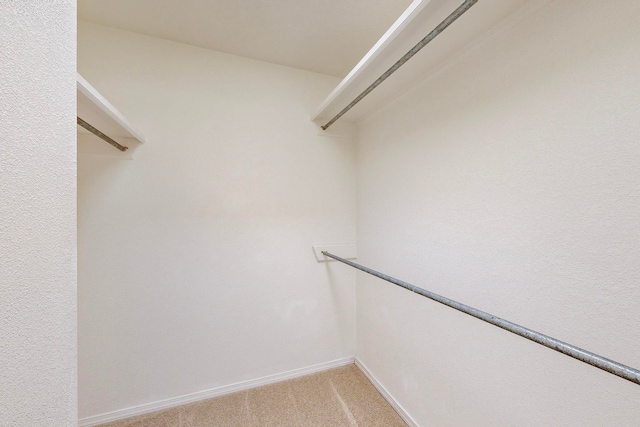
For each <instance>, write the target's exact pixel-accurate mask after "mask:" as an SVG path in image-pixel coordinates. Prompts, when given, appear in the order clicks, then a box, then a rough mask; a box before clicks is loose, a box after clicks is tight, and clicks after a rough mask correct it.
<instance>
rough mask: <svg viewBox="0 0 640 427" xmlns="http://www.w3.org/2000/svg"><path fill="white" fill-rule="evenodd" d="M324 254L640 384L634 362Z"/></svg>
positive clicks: (638, 373) (639, 374)
mask: <svg viewBox="0 0 640 427" xmlns="http://www.w3.org/2000/svg"><path fill="white" fill-rule="evenodd" d="M322 254H323V255H325V256H328V257H329V258H333V259H335V260H336V261H340V262H342V263H344V264H347V265H350V266H351V267H353V268H357V269H358V270H360V271H364V272H365V273H369V274H371V275H373V276H376V277H378V278H380V279H382V280H386V281H387V282H389V283H393V284H394V285H398V286H400V287H402V288H405V289H408V290H410V291H412V292H415V293H416V294H418V295H422V296H423V297H427V298H429V299H431V300H433V301H436V302H439V303H440V304H444V305H446V306H447V307H451V308H454V309H456V310H458V311H461V312H463V313H465V314H468V315H470V316H473V317H475V318H477V319H480V320H484V321H485V322H487V323H490V324H492V325H494V326H497V327H499V328H502V329H504V330H507V331H509V332H512V333H514V334H516V335H520V336H521V337H523V338H526V339H529V340H531V341H534V342H537V343H538V344H542V345H543V346H545V347H548V348H550V349H552V350H555V351H558V352H560V353H562V354H566V355H567V356H570V357H573V358H574V359H578V360H580V361H581V362H585V363H588V364H589V365H591V366H595V367H596V368H600V369H602V370H603V371H607V372H609V373H610V374H613V375H617V376H619V377H620V378H624V379H625V380H629V381H631V382H633V383H636V384H640V371H639V370H637V369H634V368H632V367H630V366H627V365H623V364H622V363H618V362H616V361H613V360H611V359H607V358H606V357H602V356H599V355H597V354H595V353H591V352H590V351H587V350H584V349H581V348H580V347H576V346H575V345H572V344H568V343H566V342H563V341H560V340H557V339H555V338H552V337H550V336H548V335H544V334H541V333H540V332H536V331H534V330H531V329H529V328H525V327H524V326H520V325H518V324H515V323H513V322H509V321H508V320H504V319H501V318H500V317H497V316H494V315H493V314H489V313H486V312H484V311H481V310H478V309H476V308H473V307H470V306H468V305H465V304H462V303H459V302H457V301H454V300H452V299H449V298H446V297H443V296H440V295H438V294H434V293H433V292H429V291H427V290H425V289H422V288H419V287H417V286H414V285H412V284H410V283H407V282H403V281H402V280H398V279H396V278H393V277H391V276H387V275H386V274H382V273H380V272H378V271H375V270H372V269H370V268H367V267H365V266H362V265H360V264H356V263H355V262H351V261H348V260H346V259H344V258H340V257H339V256H336V255H333V254H330V253H329V252H326V251H323V252H322Z"/></svg>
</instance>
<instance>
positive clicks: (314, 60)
mask: <svg viewBox="0 0 640 427" xmlns="http://www.w3.org/2000/svg"><path fill="white" fill-rule="evenodd" d="M410 4H411V0H78V18H79V19H80V20H84V21H89V22H93V23H96V24H102V25H107V26H111V27H115V28H120V29H123V30H128V31H134V32H136V33H141V34H147V35H150V36H154V37H160V38H163V39H167V40H173V41H177V42H181V43H187V44H190V45H194V46H200V47H204V48H208V49H213V50H217V51H220V52H226V53H230V54H233V55H239V56H244V57H248V58H254V59H258V60H261V61H267V62H271V63H275V64H281V65H286V66H289V67H294V68H300V69H304V70H309V71H315V72H318V73H323V74H328V75H333V76H338V77H344V76H345V75H346V74H347V73H348V72H349V71H350V70H351V68H353V67H354V66H355V65H356V64H357V62H358V61H359V60H360V58H362V57H363V56H364V55H365V54H366V53H367V51H368V50H369V49H370V48H371V47H372V46H373V45H374V44H375V42H376V41H377V40H378V39H379V38H380V37H381V36H382V35H383V34H384V32H385V31H386V30H387V29H388V28H389V27H390V26H391V24H393V22H394V21H395V20H396V19H397V18H398V17H399V16H400V15H401V14H402V12H403V11H404V10H405V9H406V8H407V7H408V6H409V5H410Z"/></svg>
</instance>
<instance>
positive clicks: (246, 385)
mask: <svg viewBox="0 0 640 427" xmlns="http://www.w3.org/2000/svg"><path fill="white" fill-rule="evenodd" d="M354 361H355V358H354V357H343V358H342V359H336V360H332V361H329V362H324V363H319V364H317V365H312V366H307V367H305V368H298V369H293V370H291V371H286V372H282V373H279V374H273V375H267V376H265V377H261V378H256V379H254V380H247V381H241V382H238V383H235V384H229V385H225V386H221V387H214V388H211V389H209V390H203V391H198V392H195V393H190V394H185V395H183V396H177V397H172V398H170V399H164V400H158V401H156V402H151V403H146V404H144V405H139V406H133V407H131V408H126V409H119V410H117V411H113V412H108V413H105V414H100V415H95V416H92V417H86V418H82V419H80V420H79V421H78V427H92V426H97V425H100V424H104V423H109V422H113V421H118V420H122V419H125V418H130V417H135V416H138V415H144V414H148V413H151V412H156V411H162V410H164V409H169V408H173V407H175V406H180V405H185V404H187V403H193V402H198V401H200V400H205V399H211V398H213V397H218V396H222V395H224V394H229V393H235V392H237V391H242V390H247V389H250V388H254V387H259V386H263V385H267V384H272V383H277V382H279V381H284V380H289V379H292V378H297V377H302V376H304V375H309V374H313V373H316V372H321V371H326V370H328V369H333V368H338V367H340V366H345V365H350V364H352V363H354ZM360 369H361V370H362V369H363V368H360ZM363 372H364V370H363ZM365 375H367V374H366V373H365ZM372 382H373V381H372ZM385 398H386V396H385ZM387 400H388V399H387Z"/></svg>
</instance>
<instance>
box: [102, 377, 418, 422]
mask: <svg viewBox="0 0 640 427" xmlns="http://www.w3.org/2000/svg"><path fill="white" fill-rule="evenodd" d="M218 426H220V427H222V426H224V427H236V426H237V427H263V426H274V427H275V426H282V427H290V426H318V427H320V426H322V427H328V426H359V427H378V426H379V427H396V426H398V427H406V424H405V423H404V422H403V421H402V419H401V418H400V416H398V414H397V413H396V412H395V411H394V409H393V408H392V407H391V406H390V405H389V403H388V402H387V401H386V400H385V399H384V398H383V397H382V395H381V394H380V393H378V391H377V390H376V389H375V387H374V386H373V385H372V384H371V383H370V382H369V380H368V379H367V377H365V376H364V374H362V372H361V371H360V370H359V369H358V368H357V367H356V365H347V366H343V367H340V368H336V369H331V370H328V371H323V372H319V373H316V374H312V375H307V376H304V377H300V378H295V379H292V380H287V381H282V382H279V383H275V384H270V385H266V386H262V387H257V388H253V389H250V390H245V391H240V392H237V393H232V394H227V395H224V396H220V397H216V398H213V399H208V400H203V401H200V402H196V403H191V404H188V405H183V406H178V407H175V408H171V409H167V410H164V411H160V412H154V413H151V414H146V415H141V416H138V417H134V418H128V419H125V420H120V421H117V422H114V423H110V424H103V425H102V426H101V427H218Z"/></svg>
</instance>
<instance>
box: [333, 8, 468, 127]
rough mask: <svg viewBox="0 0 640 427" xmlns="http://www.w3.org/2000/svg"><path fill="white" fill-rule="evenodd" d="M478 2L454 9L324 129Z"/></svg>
mask: <svg viewBox="0 0 640 427" xmlns="http://www.w3.org/2000/svg"><path fill="white" fill-rule="evenodd" d="M477 2H478V0H466V1H465V2H464V3H462V4H461V5H460V6H459V7H458V8H457V9H456V10H454V11H453V13H452V14H451V15H449V16H447V17H446V18H445V20H444V21H442V22H441V23H440V24H439V25H438V26H437V27H436V28H434V29H433V30H432V31H431V32H430V33H429V34H427V35H426V36H425V37H424V38H423V39H422V40H420V41H419V42H418V44H416V45H415V46H414V47H412V48H411V50H410V51H409V52H407V53H405V54H404V56H403V57H402V58H400V59H398V61H396V63H395V64H393V65H392V66H391V68H389V69H388V70H387V71H385V72H384V74H382V75H381V76H380V77H378V78H377V79H376V81H375V82H373V83H371V85H369V87H368V88H366V89H365V90H364V91H363V92H362V93H361V94H360V95H358V96H357V97H356V98H355V99H354V100H353V101H351V102H350V103H349V105H347V106H346V107H344V108H343V109H342V111H340V112H339V113H338V114H336V115H335V116H334V117H333V118H332V119H331V120H329V121H328V122H327V124H325V125H324V126H321V128H322V130H327V129H328V128H329V126H331V125H332V124H334V123H335V122H336V120H338V119H339V118H340V117H342V116H343V115H344V114H345V113H346V112H347V111H349V110H350V109H352V108H353V107H354V106H355V105H356V104H357V103H358V102H360V101H361V100H362V98H364V97H365V96H367V95H369V93H370V92H371V91H372V90H374V89H375V88H377V87H378V86H379V85H380V83H382V82H383V81H385V80H386V79H387V77H389V76H390V75H391V74H393V73H395V72H396V70H397V69H398V68H400V67H402V65H404V63H405V62H407V61H408V60H410V59H411V58H412V57H413V55H415V54H416V53H418V52H419V51H420V49H422V48H423V47H425V46H426V45H427V44H429V42H430V41H431V40H433V39H435V38H436V37H437V36H438V34H440V33H441V32H443V31H444V30H445V28H447V27H448V26H449V25H451V24H452V23H453V22H454V21H455V20H456V19H458V18H459V17H461V16H462V14H463V13H465V12H466V11H467V10H469V9H470V8H471V6H473V5H474V4H476V3H477Z"/></svg>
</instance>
